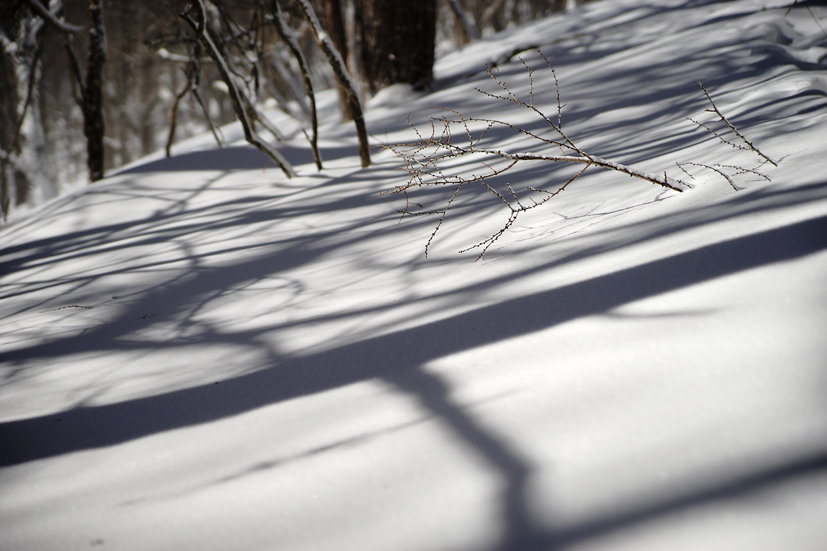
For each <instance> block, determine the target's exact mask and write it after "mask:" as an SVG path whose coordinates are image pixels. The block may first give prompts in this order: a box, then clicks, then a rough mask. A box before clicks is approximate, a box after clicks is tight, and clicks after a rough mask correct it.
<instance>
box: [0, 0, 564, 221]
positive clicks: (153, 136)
mask: <svg viewBox="0 0 827 551" xmlns="http://www.w3.org/2000/svg"><path fill="white" fill-rule="evenodd" d="M303 2H304V3H306V4H308V5H310V6H312V9H313V10H314V12H315V14H317V15H318V18H319V20H320V22H321V26H322V27H324V30H325V31H326V34H327V35H328V36H329V37H330V39H331V41H332V42H333V44H334V45H335V46H336V48H337V49H338V50H339V51H340V53H341V57H342V58H343V59H344V61H345V62H346V65H347V70H348V72H349V75H350V77H351V79H352V81H353V82H354V83H355V87H356V89H357V90H358V95H359V97H360V98H359V99H360V100H361V101H365V100H366V99H367V98H369V97H370V96H371V95H372V94H375V93H376V92H377V91H378V90H379V89H380V88H382V87H384V86H387V85H389V84H393V83H395V82H409V83H410V84H412V85H414V86H416V87H420V88H428V87H429V86H430V84H431V78H432V77H431V75H432V64H433V59H434V55H437V56H438V55H440V54H441V53H444V52H447V51H451V50H453V49H455V48H458V47H460V46H462V45H463V44H465V43H467V42H469V41H471V40H474V39H476V38H479V37H480V36H483V37H484V36H488V35H490V34H492V33H496V32H498V31H500V30H503V29H506V28H508V27H511V26H515V25H520V24H522V23H525V22H527V21H530V20H533V19H537V18H541V17H545V16H547V15H549V14H551V13H553V12H556V11H560V10H563V9H566V8H570V7H572V6H573V5H575V4H576V2H575V1H573V0H422V1H421V2H419V1H418V2H410V3H409V2H399V1H398V0H312V1H310V0H280V1H279V2H275V1H274V0H266V1H261V0H214V1H212V2H202V4H203V5H204V6H206V7H207V9H206V10H205V11H206V12H207V20H208V26H209V27H210V29H211V32H212V36H213V37H214V39H215V41H216V42H218V43H219V44H218V47H219V49H220V50H221V51H222V52H223V53H224V56H225V59H226V60H227V62H228V64H229V65H230V66H231V70H232V72H234V73H235V76H234V77H233V78H234V79H237V80H238V82H240V83H241V84H240V85H242V86H243V87H244V88H245V89H246V90H247V94H248V96H249V98H250V101H251V102H252V103H253V104H255V105H258V106H261V107H262V108H278V109H281V110H283V111H285V112H287V113H289V114H291V115H292V116H294V117H296V118H297V119H298V120H301V121H309V119H310V107H309V101H308V93H307V87H306V85H305V83H304V81H303V78H302V73H301V71H300V66H299V63H298V61H297V57H296V55H295V53H294V52H292V51H291V50H290V48H288V47H287V45H286V43H285V41H284V39H283V36H282V35H280V34H279V32H277V30H276V28H275V26H274V25H273V24H272V23H273V17H274V12H275V7H276V5H277V4H279V5H280V9H281V11H282V15H283V21H284V22H285V23H286V24H287V27H288V28H289V30H291V31H292V33H291V34H292V35H293V36H294V37H295V38H296V42H297V43H298V46H299V48H300V50H301V53H302V54H303V56H304V58H305V60H306V63H307V67H308V69H309V70H308V73H309V75H308V76H309V79H310V82H311V83H312V88H313V89H315V90H316V91H320V90H325V89H330V88H334V87H336V86H337V78H336V76H335V75H334V71H333V69H332V65H331V63H329V62H328V59H326V56H325V54H324V53H323V52H322V50H321V49H320V48H319V43H318V40H317V39H316V38H315V37H314V33H313V32H312V27H311V25H310V23H309V22H308V18H307V17H306V16H305V15H304V14H303V13H302V9H301V4H302V3H303ZM401 6H407V7H401ZM411 6H415V8H412V7H411ZM189 8H190V12H189V13H190V14H192V13H193V12H192V7H191V6H189ZM187 9H188V3H187V2H186V1H185V0H168V1H163V2H117V1H113V0H62V1H60V0H52V1H51V2H49V1H48V0H41V1H37V0H0V41H2V55H0V168H2V170H0V178H2V180H1V181H0V202H1V203H2V210H3V216H2V219H3V220H5V219H6V217H7V215H8V213H9V212H10V211H11V210H13V209H16V208H21V207H25V206H30V205H36V204H38V203H41V202H43V201H45V200H48V199H50V198H52V197H54V196H56V195H58V194H60V193H61V192H64V191H66V190H68V189H71V188H72V187H73V186H74V185H78V184H81V183H85V182H88V181H93V180H96V179H99V178H100V177H102V176H103V174H105V173H106V172H108V171H110V170H112V169H114V168H117V167H119V166H122V165H124V164H126V163H129V162H131V161H134V160H135V159H138V158H140V157H142V156H144V155H147V154H149V153H152V152H154V151H157V150H159V149H164V148H165V147H167V144H168V142H171V141H180V140H182V139H184V138H186V137H188V136H192V135H194V134H198V133H202V132H204V131H206V130H209V129H210V128H211V126H216V127H217V126H220V125H222V124H226V123H229V122H232V121H234V120H235V119H236V117H237V111H235V110H234V105H233V100H232V98H231V97H230V95H229V94H228V89H227V86H226V84H225V82H224V81H223V80H222V78H221V74H220V71H219V70H218V68H217V67H216V63H214V62H212V60H210V59H209V57H208V56H207V55H206V54H205V53H204V52H203V51H202V49H201V48H200V46H199V42H198V40H197V39H196V38H195V32H194V28H193V27H192V26H191V25H190V24H188V23H187V20H186V17H182V15H181V14H183V13H185V12H186V11H187ZM406 9H407V10H409V11H410V10H414V11H416V12H417V13H415V14H411V13H406V12H405V10H406ZM193 17H194V16H193ZM96 18H97V19H96ZM191 21H192V19H191ZM104 33H105V34H104ZM96 48H97V49H98V50H99V52H98V57H97V58H96V57H95V55H96V54H95V50H96ZM400 48H404V50H405V51H404V52H403V50H401V49H400ZM394 52H396V54H398V55H394ZM408 53H410V55H407V54H408ZM403 54H405V55H403ZM104 55H105V58H103V57H101V56H104ZM196 58H197V59H196ZM199 60H200V61H199ZM395 64H396V65H395ZM95 65H99V67H97V69H98V70H99V73H100V74H99V75H98V76H97V79H98V86H99V88H100V96H101V97H100V98H98V99H97V100H96V99H95V97H94V95H95V94H94V92H95V86H96V84H95V78H96V77H95V70H96V67H95ZM411 69H413V71H411ZM340 95H341V105H342V112H343V120H348V119H349V118H350V113H349V112H348V109H347V96H346V94H345V93H344V92H343V91H341V90H340ZM96 101H97V104H98V105H99V110H100V115H101V116H102V117H100V118H102V120H100V121H98V122H97V123H96V122H95V121H94V113H93V111H94V110H95V107H94V106H95V102H96ZM87 110H89V111H87ZM173 113H174V118H173ZM173 120H174V127H175V130H174V136H172V138H171V133H170V126H171V122H172V121H173ZM210 121H211V122H212V124H211V122H210ZM95 125H97V130H96V126H95ZM305 126H306V127H307V128H308V130H307V131H308V132H309V124H308V125H305ZM96 131H97V132H98V133H99V134H100V135H99V142H100V144H101V145H100V149H101V151H100V152H99V154H94V153H90V151H92V150H93V149H94V147H93V145H90V144H91V143H92V141H91V140H93V138H90V136H93V135H94V133H95V132H96ZM214 133H215V134H216V139H217V140H218V141H219V142H220V140H221V136H220V134H219V133H217V132H214ZM89 155H98V156H99V157H100V158H101V159H100V163H101V167H99V168H98V169H97V170H96V169H94V168H93V167H92V162H91V161H89V162H87V161H88V159H87V157H88V156H89Z"/></svg>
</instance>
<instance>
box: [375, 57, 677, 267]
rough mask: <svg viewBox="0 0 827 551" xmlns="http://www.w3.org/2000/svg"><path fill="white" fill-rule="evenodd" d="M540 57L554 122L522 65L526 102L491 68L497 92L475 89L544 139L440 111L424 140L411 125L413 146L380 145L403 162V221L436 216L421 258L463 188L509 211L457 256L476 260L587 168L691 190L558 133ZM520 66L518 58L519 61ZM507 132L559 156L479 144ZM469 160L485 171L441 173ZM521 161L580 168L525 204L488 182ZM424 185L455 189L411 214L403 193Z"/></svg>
mask: <svg viewBox="0 0 827 551" xmlns="http://www.w3.org/2000/svg"><path fill="white" fill-rule="evenodd" d="M540 55H541V56H542V57H543V60H544V61H545V62H546V65H547V66H548V68H549V69H550V70H551V72H552V76H553V77H554V86H555V89H556V93H557V113H556V116H555V117H554V118H551V117H549V116H547V115H546V114H545V113H544V112H543V111H541V110H540V109H539V108H538V107H537V106H536V105H535V103H534V72H535V70H536V69H530V68H529V67H528V66H527V65H526V64H525V62H523V66H525V69H526V72H527V74H528V79H529V91H528V100H527V101H525V100H523V99H520V98H518V97H517V96H516V95H515V94H514V93H513V92H512V91H511V90H510V89H509V88H508V87H507V86H506V84H505V83H504V82H503V81H502V80H500V79H499V78H498V77H497V76H496V75H495V73H494V70H492V69H491V68H490V67H489V68H488V71H487V72H488V76H489V77H490V78H491V79H492V80H493V81H494V82H495V83H496V84H497V85H498V86H499V88H500V89H501V90H502V92H501V93H491V92H486V91H483V90H480V89H477V91H478V92H480V93H481V94H483V95H486V96H488V97H490V98H492V99H496V100H501V101H506V102H510V103H513V104H516V105H518V106H520V107H523V108H525V109H528V110H529V111H531V112H532V113H534V114H535V115H536V116H538V117H540V119H541V120H542V121H543V122H544V123H545V125H546V126H547V128H548V130H549V137H546V136H543V135H541V134H540V133H537V132H532V131H530V130H526V129H525V128H522V127H520V126H517V125H516V124H512V123H509V122H505V121H501V120H497V119H489V118H469V117H464V116H463V115H462V114H461V113H459V112H458V111H453V110H447V109H441V110H442V111H444V112H445V113H446V114H445V115H442V116H438V117H429V120H430V125H431V131H430V134H429V135H423V134H422V133H421V132H420V131H419V129H418V128H417V127H416V126H415V125H414V124H413V123H410V118H409V123H410V124H411V127H412V128H413V130H414V132H416V135H417V141H415V142H412V143H403V144H392V145H387V146H384V148H385V149H389V150H391V151H392V152H393V153H394V154H396V155H397V156H398V157H399V158H401V159H402V160H403V161H404V162H405V168H404V169H403V170H405V171H406V172H407V173H408V175H409V176H410V179H409V180H408V182H407V183H405V184H402V185H400V186H397V187H396V188H394V189H393V190H391V191H390V192H389V193H400V194H402V195H404V196H405V201H406V202H405V208H404V209H403V210H401V211H400V212H401V213H402V216H403V217H404V216H409V215H425V214H435V215H438V216H439V222H438V223H437V226H436V228H435V229H434V231H433V233H432V234H431V236H430V238H429V239H428V243H427V244H426V246H425V255H426V256H427V254H428V249H429V247H430V245H431V242H432V241H433V239H434V237H435V236H436V234H437V232H438V231H439V229H440V228H441V226H442V223H443V221H444V220H445V217H446V216H447V214H448V211H449V210H450V209H451V207H452V206H453V204H454V201H455V200H456V198H457V196H458V195H459V194H460V192H461V191H462V189H463V188H464V187H466V186H468V185H472V184H478V185H481V186H482V187H483V188H484V189H485V190H486V191H488V192H490V193H492V194H493V195H494V196H495V197H496V198H497V200H499V201H500V202H502V203H503V204H504V205H505V207H506V208H507V209H508V212H509V216H508V219H507V221H506V223H505V224H504V226H503V227H502V228H501V229H500V230H499V231H497V232H496V233H494V234H493V235H491V236H490V237H489V238H487V239H485V240H484V241H481V242H480V243H477V244H476V245H473V246H471V247H469V248H467V249H464V250H463V251H460V252H466V251H470V250H472V249H480V254H479V256H478V257H477V259H479V258H481V257H482V256H483V255H484V254H485V252H486V251H487V250H488V248H489V247H490V246H491V245H493V244H494V243H495V242H496V241H497V240H498V239H499V238H500V237H501V236H502V235H503V234H504V233H505V232H506V231H508V229H509V228H510V227H511V226H512V225H513V224H514V222H515V221H516V220H517V218H518V217H519V216H520V214H522V213H524V212H526V211H529V210H532V209H535V208H537V207H539V206H541V205H543V204H545V203H546V202H548V201H549V200H551V199H552V198H554V197H555V196H557V195H558V194H560V193H562V192H563V191H564V190H565V189H566V188H568V186H570V185H571V184H572V183H574V182H575V181H576V180H577V179H578V178H579V177H580V176H582V175H583V174H584V173H585V172H586V170H588V169H589V168H590V167H597V168H603V169H606V170H613V171H616V172H621V173H623V174H627V175H629V176H630V177H633V178H639V179H641V180H646V181H648V182H651V183H653V184H657V185H660V186H663V187H665V188H668V189H671V190H674V191H684V190H685V189H688V188H690V187H691V185H689V184H687V183H685V182H682V181H680V180H676V179H674V178H671V177H669V176H667V175H666V173H665V172H664V173H663V174H651V173H649V172H645V171H643V170H640V169H637V168H635V167H631V166H627V165H624V164H620V163H616V162H613V161H609V160H607V159H602V158H600V157H598V156H596V155H593V154H591V153H587V152H586V151H584V150H583V149H581V148H580V147H579V146H577V145H576V144H575V143H574V141H573V140H572V139H571V138H569V136H568V135H567V134H566V133H565V132H564V131H563V104H562V103H561V101H560V87H559V83H558V81H557V75H556V73H555V71H554V67H552V65H551V63H550V62H549V61H548V60H547V59H546V58H545V56H543V54H542V52H540ZM520 61H522V59H521V60H520ZM472 124H482V125H483V126H484V128H483V130H482V131H481V132H480V133H479V134H478V135H477V136H475V135H474V133H473V132H472V130H471V126H470V125H472ZM495 127H499V128H508V129H511V130H513V131H515V132H517V133H518V134H522V135H523V136H527V137H529V138H532V139H534V140H537V141H538V142H540V143H541V144H544V145H545V146H551V147H552V148H554V149H556V150H557V151H559V154H555V155H548V154H528V153H512V152H508V151H504V150H501V149H491V148H488V147H485V146H484V145H483V143H484V140H485V138H486V137H487V135H488V134H489V131H491V130H492V129H493V128H495ZM457 133H458V134H459V135H460V136H462V137H463V139H461V141H459V142H457V141H455V140H454V138H455V134H457ZM468 155H476V156H478V157H482V159H483V160H481V161H480V162H481V164H482V166H483V167H484V171H483V172H482V173H472V174H470V175H466V174H462V173H451V172H447V171H446V170H445V169H444V166H445V165H446V164H447V163H448V161H449V160H450V159H455V158H457V157H463V156H468ZM501 161H505V165H504V166H499V167H495V166H494V165H495V164H496V163H497V162H501ZM522 161H546V162H551V163H575V164H580V165H583V166H582V168H581V169H580V170H579V171H578V172H577V173H576V174H575V175H574V176H572V177H571V178H569V179H568V180H567V181H566V182H564V183H563V184H562V185H561V186H560V187H558V188H557V189H554V190H550V189H539V188H527V189H528V190H529V191H531V192H534V193H535V194H540V197H539V198H535V197H531V196H529V197H528V198H527V199H524V200H521V199H520V196H519V194H518V193H517V192H516V191H515V190H514V188H513V187H512V186H511V185H510V184H506V189H507V192H505V193H501V192H500V191H498V190H497V189H495V188H494V186H493V185H491V184H490V183H489V181H490V180H492V179H493V178H495V177H497V176H500V175H502V174H503V173H505V172H507V171H508V170H510V169H511V168H513V167H514V166H515V165H517V164H518V163H520V162H522ZM426 186H449V187H453V188H454V192H453V194H452V195H451V197H450V199H448V201H447V203H446V205H445V207H444V208H441V209H438V210H431V211H416V212H413V211H411V202H410V200H409V197H408V192H409V191H411V190H413V189H414V188H420V187H426Z"/></svg>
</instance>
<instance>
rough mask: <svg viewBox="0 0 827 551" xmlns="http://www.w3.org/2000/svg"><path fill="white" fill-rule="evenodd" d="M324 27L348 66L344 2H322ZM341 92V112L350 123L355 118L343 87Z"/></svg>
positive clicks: (323, 0)
mask: <svg viewBox="0 0 827 551" xmlns="http://www.w3.org/2000/svg"><path fill="white" fill-rule="evenodd" d="M321 5H322V10H323V11H322V21H321V23H322V26H323V27H324V30H325V32H326V33H327V35H328V36H329V37H330V41H331V42H333V45H334V46H335V47H336V49H337V50H339V53H340V54H341V55H342V59H343V60H344V62H345V64H346V65H347V64H348V46H347V32H346V31H345V18H344V12H343V11H342V0H322V1H321ZM348 70H349V71H350V72H351V74H353V71H352V69H351V67H350V66H349V65H348ZM338 90H339V110H340V111H341V112H342V120H345V121H350V120H353V117H351V116H350V109H349V108H348V101H349V100H348V96H347V91H345V90H343V89H342V88H341V87H339V88H338Z"/></svg>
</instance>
